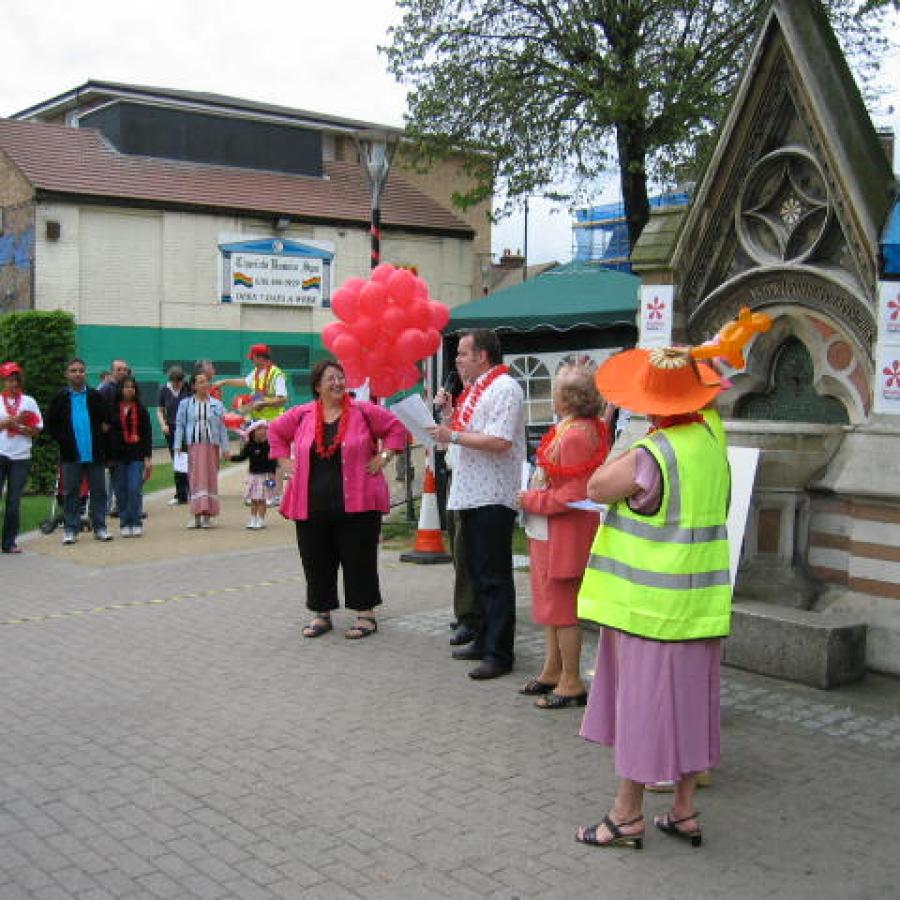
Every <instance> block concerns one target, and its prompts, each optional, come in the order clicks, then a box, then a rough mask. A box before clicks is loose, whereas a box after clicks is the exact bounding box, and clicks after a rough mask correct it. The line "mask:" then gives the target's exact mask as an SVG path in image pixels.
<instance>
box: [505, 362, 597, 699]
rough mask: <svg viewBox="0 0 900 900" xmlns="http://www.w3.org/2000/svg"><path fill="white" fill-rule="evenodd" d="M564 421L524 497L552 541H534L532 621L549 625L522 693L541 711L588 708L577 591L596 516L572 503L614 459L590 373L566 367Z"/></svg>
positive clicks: (557, 399) (558, 402)
mask: <svg viewBox="0 0 900 900" xmlns="http://www.w3.org/2000/svg"><path fill="white" fill-rule="evenodd" d="M553 406H554V409H555V411H556V414H557V415H558V416H559V417H560V422H559V423H558V424H557V425H556V426H554V427H553V428H551V429H550V431H549V432H547V434H546V435H545V436H544V439H543V440H542V441H541V445H540V447H539V448H538V470H537V472H536V473H535V478H534V479H533V481H532V484H533V489H532V490H528V491H522V492H521V493H520V495H519V502H520V505H521V507H522V509H523V510H524V511H525V512H526V513H534V514H537V515H540V516H546V517H547V526H548V528H547V539H546V540H538V539H534V538H533V539H532V540H531V541H530V546H529V550H530V555H531V596H532V615H533V618H534V621H535V622H537V623H538V624H539V625H543V626H544V634H545V638H546V653H545V658H544V667H543V669H542V670H541V673H540V674H539V675H538V676H537V678H534V679H532V680H531V681H529V682H528V683H527V684H526V685H525V686H524V687H523V688H522V689H521V690H520V693H522V694H526V695H529V696H535V697H536V698H537V699H536V700H535V706H537V707H538V708H540V709H563V708H565V707H567V706H584V704H585V703H586V701H587V692H586V690H585V687H584V682H583V681H582V680H581V672H580V661H581V627H580V626H579V624H578V619H577V616H576V606H577V599H578V588H579V586H580V585H581V577H582V575H583V574H584V570H585V566H586V565H587V559H588V554H589V553H590V548H591V541H592V540H593V538H594V534H595V533H596V531H597V525H598V521H599V517H598V514H597V513H596V512H591V511H588V510H584V509H573V508H572V507H570V506H569V505H568V504H569V503H571V502H574V501H578V500H584V499H585V498H586V497H587V482H588V479H589V478H590V477H591V475H592V474H593V472H594V470H595V469H597V468H598V467H599V466H600V465H601V464H602V463H603V462H604V460H605V459H606V456H607V454H608V453H609V433H608V430H607V428H606V425H605V423H604V422H603V420H602V419H600V417H599V415H600V409H601V400H600V396H599V394H598V393H597V390H596V388H595V386H594V381H593V378H592V375H591V373H590V371H588V370H587V369H586V368H585V367H583V366H564V367H562V368H561V369H560V370H559V372H558V373H557V377H556V381H555V382H554V385H553Z"/></svg>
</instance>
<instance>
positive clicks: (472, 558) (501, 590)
mask: <svg viewBox="0 0 900 900" xmlns="http://www.w3.org/2000/svg"><path fill="white" fill-rule="evenodd" d="M459 517H460V521H461V522H462V537H463V543H464V545H465V553H466V560H467V562H468V564H469V577H470V579H471V581H472V591H473V593H474V595H475V604H476V606H477V608H478V612H479V614H480V618H481V625H480V628H479V631H478V637H477V638H476V640H475V644H476V646H478V647H481V649H482V650H483V651H484V658H485V659H487V660H491V661H493V662H495V663H497V664H498V665H501V666H512V664H513V659H514V653H513V645H514V643H515V637H516V588H515V584H514V583H513V572H512V536H513V526H514V525H515V521H516V514H515V512H514V511H513V510H511V509H510V508H509V507H507V506H501V505H499V504H495V505H491V506H479V507H477V508H476V509H462V510H459Z"/></svg>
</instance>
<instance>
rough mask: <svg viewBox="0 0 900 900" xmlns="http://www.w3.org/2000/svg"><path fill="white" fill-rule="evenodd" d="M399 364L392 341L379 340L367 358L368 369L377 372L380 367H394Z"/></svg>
mask: <svg viewBox="0 0 900 900" xmlns="http://www.w3.org/2000/svg"><path fill="white" fill-rule="evenodd" d="M396 364H397V355H396V352H395V350H394V345H393V343H391V342H387V341H379V342H378V344H377V345H376V346H374V347H373V348H372V350H371V351H370V352H369V355H368V357H367V358H366V371H368V372H377V371H378V370H379V369H392V368H393V367H394V366H395V365H396Z"/></svg>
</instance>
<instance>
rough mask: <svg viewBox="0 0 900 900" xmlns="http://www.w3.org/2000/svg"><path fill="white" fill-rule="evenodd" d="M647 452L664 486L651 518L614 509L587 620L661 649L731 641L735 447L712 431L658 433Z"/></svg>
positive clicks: (590, 589)
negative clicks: (728, 449)
mask: <svg viewBox="0 0 900 900" xmlns="http://www.w3.org/2000/svg"><path fill="white" fill-rule="evenodd" d="M633 446H634V447H644V448H646V449H647V450H648V451H649V452H650V453H651V454H652V455H653V457H654V459H655V460H656V462H657V464H658V466H659V468H660V472H661V473H662V478H663V491H662V499H661V502H660V508H659V510H657V512H656V513H654V514H651V515H646V516H645V515H640V514H638V513H635V512H633V511H632V510H631V509H630V508H629V507H628V505H627V504H626V503H625V502H624V501H622V502H619V503H616V504H614V505H613V506H612V507H611V508H610V510H609V513H608V514H607V516H606V519H605V521H604V523H603V524H602V525H601V526H600V529H599V530H598V532H597V536H596V537H595V539H594V546H593V547H592V548H591V551H592V552H591V556H590V559H589V562H588V568H587V570H586V571H585V575H584V579H583V581H582V587H581V592H580V594H579V598H578V614H579V616H580V617H582V618H586V619H591V620H593V621H595V622H599V623H600V624H602V625H608V626H610V627H612V628H617V629H620V630H622V631H627V632H629V633H632V634H637V635H640V636H642V637H649V638H653V639H656V640H690V639H696V638H705V637H722V636H725V635H727V634H728V630H729V626H730V611H731V581H730V577H729V571H728V540H727V537H728V535H727V529H726V526H725V515H726V504H727V498H728V494H729V488H730V476H729V472H728V465H727V458H726V456H725V446H724V444H723V443H722V442H721V441H720V439H719V437H718V435H717V434H716V433H715V432H714V430H712V429H710V428H709V427H708V426H707V425H705V424H704V425H688V426H676V427H675V428H672V429H666V430H665V431H657V432H655V433H654V434H652V435H650V436H649V437H648V438H646V439H644V440H641V441H638V442H637V443H636V444H634V445H633Z"/></svg>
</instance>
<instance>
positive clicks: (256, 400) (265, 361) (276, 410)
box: [214, 344, 287, 421]
mask: <svg viewBox="0 0 900 900" xmlns="http://www.w3.org/2000/svg"><path fill="white" fill-rule="evenodd" d="M247 359H249V360H251V362H252V363H253V371H252V372H251V373H250V374H249V375H248V376H247V377H246V378H222V379H221V380H219V381H217V382H215V384H214V387H217V388H221V387H247V388H249V389H250V402H249V403H245V404H244V405H243V406H242V407H241V409H240V412H241V413H244V414H245V415H250V416H252V417H253V418H254V419H265V420H267V421H270V420H272V419H277V418H278V416H280V415H281V414H282V413H283V412H284V407H285V406H286V405H287V382H286V380H285V377H284V372H282V371H281V369H279V368H278V366H276V365H275V363H273V362H272V353H271V351H270V350H269V345H268V344H254V345H253V346H252V347H251V348H250V352H249V353H248V354H247Z"/></svg>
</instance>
